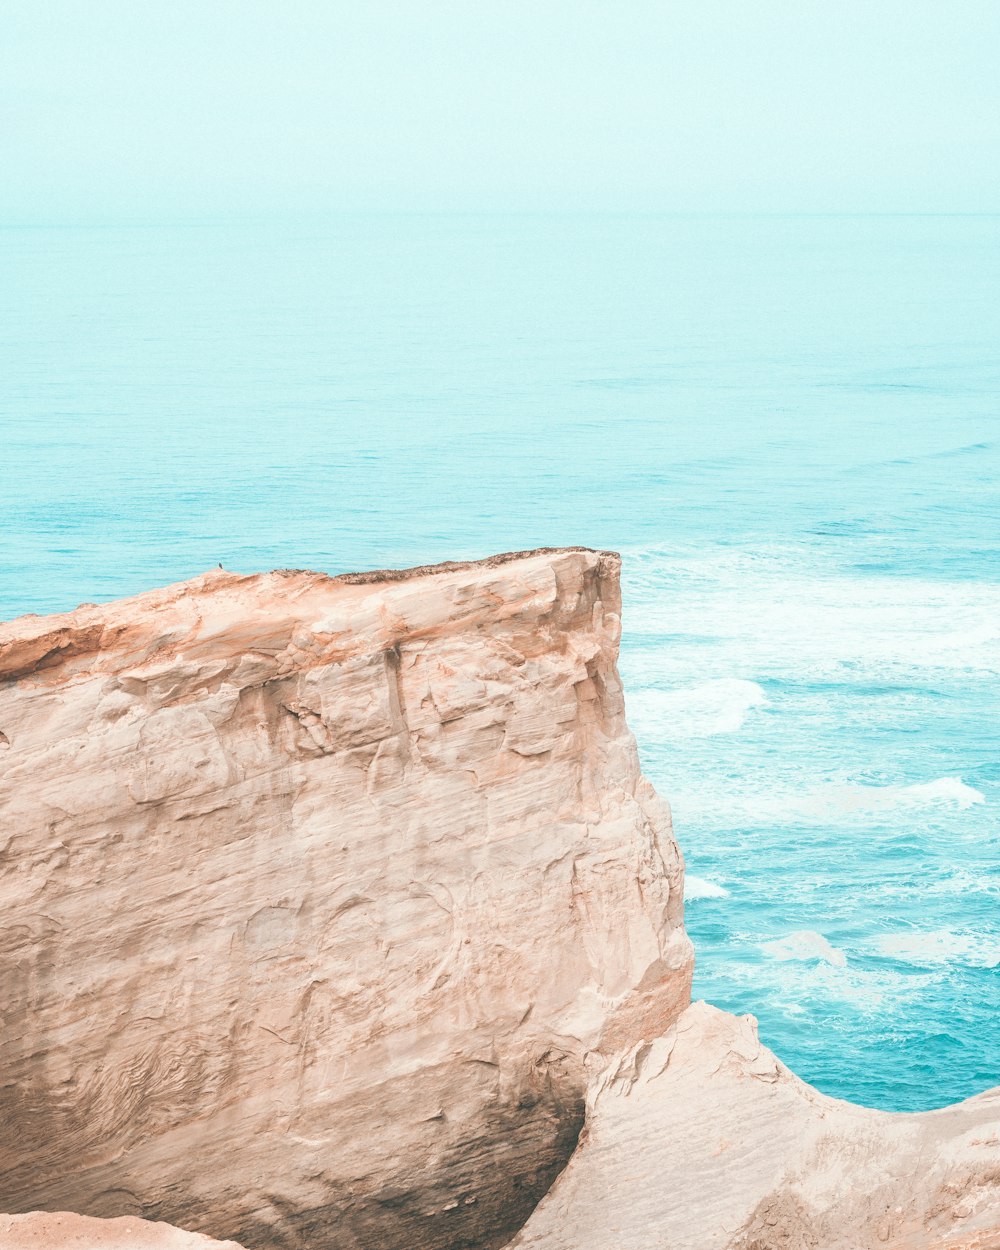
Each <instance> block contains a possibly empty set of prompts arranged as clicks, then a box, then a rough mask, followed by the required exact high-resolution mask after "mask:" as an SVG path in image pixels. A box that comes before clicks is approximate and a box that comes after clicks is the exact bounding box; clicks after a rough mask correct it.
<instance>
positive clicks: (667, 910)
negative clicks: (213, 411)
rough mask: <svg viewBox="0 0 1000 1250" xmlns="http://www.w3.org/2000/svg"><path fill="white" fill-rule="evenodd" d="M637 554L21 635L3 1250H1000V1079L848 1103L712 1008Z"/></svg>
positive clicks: (0, 1126)
mask: <svg viewBox="0 0 1000 1250" xmlns="http://www.w3.org/2000/svg"><path fill="white" fill-rule="evenodd" d="M619 564H620V562H619V559H618V557H617V556H615V555H613V554H611V553H607V552H595V551H589V550H585V549H565V550H546V551H540V552H532V553H520V554H515V555H508V556H499V557H495V558H493V559H491V560H486V561H482V562H479V563H471V564H461V565H458V564H454V565H442V566H438V567H435V568H427V569H415V570H410V571H407V572H403V573H376V574H364V575H357V576H348V577H341V578H328V577H324V576H321V575H318V574H315V573H295V572H278V573H271V574H267V575H264V576H259V577H239V576H236V575H233V574H227V573H222V572H219V573H213V574H210V575H208V576H205V577H202V578H198V579H196V580H194V581H192V582H188V583H185V584H183V585H180V586H174V587H170V588H167V589H166V590H161V591H156V592H153V593H151V594H147V595H142V596H139V597H138V598H135V599H131V600H126V601H123V602H119V603H113V604H108V605H106V606H104V607H89V608H81V609H78V610H77V611H76V612H73V613H70V614H68V615H66V616H62V617H50V618H22V619H21V620H19V621H15V622H13V623H12V624H10V625H7V626H0V856H2V859H0V873H2V879H0V901H2V904H3V913H2V914H3V919H2V922H0V970H2V976H3V989H4V993H3V997H2V1004H0V1005H2V1009H3V1022H2V1032H0V1047H2V1061H3V1062H2V1066H0V1210H6V1211H8V1212H10V1213H12V1214H11V1215H9V1216H4V1217H0V1247H2V1250H22V1247H24V1250H28V1247H36V1248H37V1250H64V1248H68V1247H70V1246H72V1247H74V1248H77V1250H91V1248H92V1250H100V1248H104V1247H106V1248H107V1250H188V1247H190V1250H196V1248H197V1247H201V1246H204V1247H205V1250H209V1245H210V1244H215V1243H207V1242H205V1241H204V1240H202V1239H200V1238H199V1237H197V1236H195V1235H194V1234H196V1233H204V1234H209V1235H211V1236H212V1237H214V1238H233V1239H235V1240H236V1241H238V1242H240V1243H241V1244H242V1245H244V1246H246V1247H249V1248H250V1250H272V1248H273V1250H279V1248H281V1250H306V1248H308V1250H359V1248H362V1247H363V1248H364V1250H424V1248H426V1250H438V1248H440V1250H445V1248H448V1250H460V1248H466V1250H473V1248H479V1247H482V1248H483V1250H492V1248H494V1247H500V1246H502V1245H505V1244H508V1243H509V1244H510V1245H511V1247H512V1250H513V1247H517V1248H518V1250H522V1248H523V1250H529V1248H531V1250H665V1248H669V1250H866V1248H867V1247H889V1248H890V1250H930V1248H931V1247H941V1248H942V1250H945V1248H947V1250H990V1248H993V1250H997V1247H1000V1092H994V1093H992V1094H985V1095H982V1096H981V1097H979V1098H976V1099H971V1100H970V1101H968V1102H966V1103H962V1104H959V1105H958V1106H956V1107H951V1108H947V1109H945V1110H944V1111H939V1112H932V1113H929V1114H927V1115H921V1116H892V1115H885V1114H881V1113H876V1112H871V1111H867V1110H864V1109H863V1108H859V1107H852V1106H849V1105H848V1104H845V1103H840V1102H837V1101H836V1100H834V1099H830V1098H825V1097H824V1096H822V1095H820V1094H818V1093H817V1092H816V1091H815V1090H812V1089H810V1088H809V1087H808V1086H807V1085H804V1084H803V1083H802V1082H801V1081H799V1080H798V1079H797V1078H796V1077H794V1076H793V1075H792V1074H791V1073H790V1072H788V1070H787V1069H785V1068H784V1067H783V1066H782V1065H781V1064H780V1063H779V1062H778V1061H777V1060H776V1059H775V1058H774V1056H773V1055H771V1054H770V1053H769V1052H768V1051H767V1050H766V1049H765V1048H764V1047H763V1046H762V1045H761V1043H760V1041H759V1039H758V1038H757V1034H756V1028H755V1024H754V1022H753V1020H752V1018H751V1017H745V1018H743V1019H740V1020H737V1019H734V1018H733V1017H731V1016H728V1015H726V1014H725V1013H723V1012H719V1011H716V1010H715V1009H714V1008H711V1007H708V1006H706V1005H705V1004H701V1003H699V1004H694V1005H693V1006H691V1005H689V987H690V976H691V963H692V956H691V947H690V943H689V942H688V939H687V937H686V936H685V933H684V929H683V924H682V903H681V887H682V866H681V860H680V855H679V852H678V850H677V847H676V845H675V843H674V841H673V838H672V835H671V830H670V819H669V812H668V810H667V808H666V806H665V805H664V804H663V803H662V802H661V801H660V800H659V799H658V798H657V796H656V795H655V793H654V792H653V790H652V788H651V787H650V785H649V784H648V782H646V781H645V780H644V779H643V778H642V776H641V774H640V771H639V765H638V759H637V755H636V750H635V743H634V741H633V739H632V737H631V735H630V733H629V732H628V729H627V726H626V724H625V717H624V704H623V698H622V691H621V686H620V683H619V680H618V676H617V672H616V669H615V662H616V658H617V649H618V639H619V629H620V625H619V617H620V594H619ZM834 1044H835V1039H831V1045H834ZM585 1116H586V1123H585V1124H584V1117H585ZM581 1128H582V1132H581ZM571 1156H572V1157H571ZM567 1160H569V1164H568V1166H566V1164H567ZM564 1168H565V1170H563V1169H564ZM560 1173H561V1175H560ZM553 1182H555V1183H554V1184H553ZM546 1194H547V1196H545V1197H544V1199H543V1200H542V1201H541V1204H540V1205H538V1204H539V1199H542V1198H543V1195H546ZM536 1208H537V1209H536ZM66 1211H70V1212H74V1213H79V1214H59V1215H56V1214H39V1213H36V1214H26V1213H29V1212H43V1213H44V1212H50V1213H53V1212H66ZM122 1216H128V1217H136V1216H138V1217H142V1218H141V1219H135V1218H129V1219H126V1220H121V1219H118V1218H104V1219H92V1218H88V1217H122ZM143 1221H167V1222H168V1223H170V1224H173V1225H179V1226H180V1227H181V1228H183V1229H185V1230H191V1231H190V1232H180V1231H179V1230H178V1229H177V1228H168V1227H165V1225H164V1224H163V1223H144V1222H143ZM512 1239H513V1240H512Z"/></svg>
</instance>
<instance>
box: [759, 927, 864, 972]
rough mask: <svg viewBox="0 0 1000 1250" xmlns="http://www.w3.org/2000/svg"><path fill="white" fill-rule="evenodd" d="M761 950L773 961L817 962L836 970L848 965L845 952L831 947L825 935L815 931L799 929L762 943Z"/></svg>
mask: <svg viewBox="0 0 1000 1250" xmlns="http://www.w3.org/2000/svg"><path fill="white" fill-rule="evenodd" d="M760 949H761V950H762V951H763V952H764V954H765V955H770V956H771V958H772V959H780V960H786V959H795V960H801V961H803V962H809V961H813V960H817V961H819V962H820V963H825V964H831V965H832V966H833V967H834V968H843V967H844V966H845V965H846V963H847V956H846V955H845V954H844V952H843V951H842V950H840V948H839V947H837V946H831V944H830V943H829V942H828V941H827V939H826V938H825V937H824V936H823V934H822V933H817V932H816V931H815V930H814V929H799V930H797V931H796V932H795V933H788V934H786V935H785V936H784V937H780V938H774V939H773V940H772V941H770V942H762V943H761V946H760Z"/></svg>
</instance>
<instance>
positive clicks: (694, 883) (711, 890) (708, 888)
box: [684, 874, 729, 900]
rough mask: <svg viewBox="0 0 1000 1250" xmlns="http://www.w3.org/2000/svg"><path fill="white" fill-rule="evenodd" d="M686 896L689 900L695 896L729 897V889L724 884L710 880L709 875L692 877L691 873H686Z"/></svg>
mask: <svg viewBox="0 0 1000 1250" xmlns="http://www.w3.org/2000/svg"><path fill="white" fill-rule="evenodd" d="M684 897H685V899H687V900H691V899H695V898H728V897H729V891H728V890H727V889H726V887H725V886H724V885H719V883H718V882H717V881H709V880H708V878H707V877H692V876H691V875H690V874H685V877H684Z"/></svg>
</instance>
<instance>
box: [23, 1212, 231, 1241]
mask: <svg viewBox="0 0 1000 1250" xmlns="http://www.w3.org/2000/svg"><path fill="white" fill-rule="evenodd" d="M0 1247H2V1248H3V1250H243V1247H242V1246H238V1245H237V1244H236V1242H235V1241H215V1240H214V1239H213V1238H211V1237H203V1236H202V1235H201V1234H200V1233H185V1232H182V1231H181V1230H180V1229H179V1228H171V1226H170V1225H169V1224H150V1223H149V1222H148V1221H147V1220H137V1219H135V1218H133V1217H132V1216H129V1215H125V1216H119V1217H118V1218H117V1219H111V1220H98V1219H93V1218H92V1217H90V1216H87V1215H75V1214H72V1213H70V1212H66V1211H59V1212H56V1213H53V1214H48V1213H43V1212H38V1211H36V1212H33V1213H32V1214H30V1215H0Z"/></svg>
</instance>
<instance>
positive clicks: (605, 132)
mask: <svg viewBox="0 0 1000 1250" xmlns="http://www.w3.org/2000/svg"><path fill="white" fill-rule="evenodd" d="M0 38H2V45H0V55H2V62H0V69H2V78H0V110H2V113H0V122H2V129H0V218H2V219H4V220H8V221H11V220H19V221H32V220H60V219H78V218H80V217H84V218H97V219H100V218H103V217H109V218H119V217H122V216H138V217H162V216H177V215H180V216H189V215H194V216H197V215H203V214H209V215H215V214H226V213H230V212H239V213H250V214H257V213H262V214H267V213H271V212H273V211H286V210H294V211H296V212H298V211H310V210H316V211H326V210H329V209H355V208H360V209H367V208H380V209H397V208H430V209H433V208H438V207H443V208H459V209H464V208H473V209H480V208H498V209H508V208H526V209H547V208H582V209H595V208H611V209H623V210H630V209H642V210H653V211H677V212H688V211H708V212H747V211H751V212H752V211H766V212H774V211H779V212H780V211H809V212H837V211H859V212H868V211H876V212H886V211H944V212H955V211H957V212H983V211H987V212H988V211H998V210H1000V73H998V64H1000V0H936V2H931V0H826V2H825V3H816V2H814V0H687V2H685V3H677V2H674V0H659V2H652V0H614V2H612V0H462V2H459V0H419V2H418V0H351V3H340V2H339V0H280V2H279V0H269V2H267V3H265V2H263V0H170V2H169V3H166V2H164V0H6V2H5V3H4V4H3V5H2V9H0Z"/></svg>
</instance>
